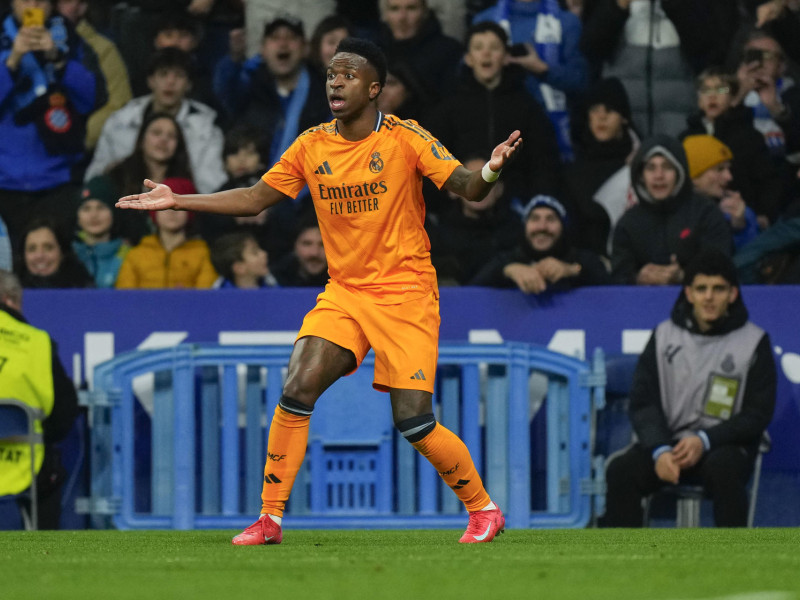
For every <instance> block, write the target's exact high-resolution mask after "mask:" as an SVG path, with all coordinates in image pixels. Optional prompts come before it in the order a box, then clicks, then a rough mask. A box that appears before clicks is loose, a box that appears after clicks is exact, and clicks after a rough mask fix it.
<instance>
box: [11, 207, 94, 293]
mask: <svg viewBox="0 0 800 600" xmlns="http://www.w3.org/2000/svg"><path fill="white" fill-rule="evenodd" d="M20 254H21V258H20V259H19V260H18V264H17V269H16V271H17V276H18V277H19V279H20V281H21V282H22V287H25V288H90V287H94V280H93V279H92V276H91V275H89V273H88V272H87V271H86V268H85V267H84V266H83V263H81V261H80V260H78V257H77V256H75V253H74V252H73V251H72V247H71V246H70V244H69V241H68V240H67V238H66V236H65V234H64V233H62V231H61V230H60V229H59V227H58V226H57V225H56V222H55V221H53V220H52V219H51V218H48V217H37V218H34V219H33V220H32V221H31V222H30V223H28V226H27V227H25V229H24V231H23V233H22V252H21V253H20Z"/></svg>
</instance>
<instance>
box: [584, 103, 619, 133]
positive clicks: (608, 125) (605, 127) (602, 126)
mask: <svg viewBox="0 0 800 600" xmlns="http://www.w3.org/2000/svg"><path fill="white" fill-rule="evenodd" d="M589 130H590V131H591V132H592V135H593V136H594V138H595V139H596V140H597V141H598V142H609V141H611V140H614V139H618V138H620V137H622V135H623V133H624V131H625V119H624V117H623V116H622V115H621V114H619V113H618V112H617V111H615V110H611V109H609V108H608V107H607V106H606V105H605V104H595V105H594V106H592V107H591V108H590V109H589Z"/></svg>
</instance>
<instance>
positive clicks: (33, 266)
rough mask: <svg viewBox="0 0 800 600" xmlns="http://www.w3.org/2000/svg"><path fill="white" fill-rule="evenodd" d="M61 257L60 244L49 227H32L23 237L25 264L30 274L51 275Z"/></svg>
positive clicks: (59, 263)
mask: <svg viewBox="0 0 800 600" xmlns="http://www.w3.org/2000/svg"><path fill="white" fill-rule="evenodd" d="M62 259H63V255H62V254H61V246H59V245H58V240H56V235H55V233H53V231H52V230H51V229H50V228H49V227H40V228H39V229H34V230H33V231H31V232H30V233H28V235H27V236H26V237H25V266H26V267H27V268H28V272H30V273H31V274H32V275H39V276H40V277H47V276H48V275H52V274H53V273H55V272H56V271H58V267H59V266H61V261H62Z"/></svg>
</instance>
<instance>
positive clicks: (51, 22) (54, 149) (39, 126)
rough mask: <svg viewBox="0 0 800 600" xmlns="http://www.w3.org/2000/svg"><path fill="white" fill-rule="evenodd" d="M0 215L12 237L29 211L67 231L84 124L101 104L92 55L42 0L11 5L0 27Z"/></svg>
mask: <svg viewBox="0 0 800 600" xmlns="http://www.w3.org/2000/svg"><path fill="white" fill-rule="evenodd" d="M0 98H2V100H3V101H2V103H0V139H1V140H3V142H2V143H3V146H4V147H5V148H13V149H14V151H13V152H12V151H8V150H6V151H4V152H2V153H1V154H0V217H2V218H3V220H5V222H6V224H7V225H8V228H9V231H10V233H11V236H12V239H14V240H15V241H19V236H20V235H21V231H22V228H23V227H24V226H25V224H26V223H27V222H28V221H29V220H30V218H31V217H32V216H33V215H35V214H48V215H51V216H53V217H54V218H55V219H57V221H58V227H59V229H61V230H63V231H64V232H65V233H67V232H69V233H71V232H72V224H73V223H74V220H75V214H76V210H75V208H76V207H75V199H76V198H77V196H78V184H77V180H78V179H79V177H76V172H80V171H81V170H82V166H83V160H84V154H85V141H84V140H85V136H86V119H87V117H88V116H89V115H90V114H91V113H92V112H94V111H95V110H96V109H97V108H98V107H100V106H102V105H103V104H104V103H105V101H106V92H105V86H104V80H103V76H102V75H101V74H100V71H99V67H98V64H97V57H96V55H95V53H94V52H93V51H92V50H91V49H90V48H89V47H88V46H86V45H85V44H84V43H83V42H82V41H81V38H80V37H79V36H78V35H77V34H76V33H75V30H74V29H73V28H72V25H71V24H70V23H69V22H68V21H67V20H65V19H64V18H63V17H61V16H60V15H58V14H55V13H54V11H53V5H52V2H50V1H49V0H12V2H11V11H10V12H9V13H8V14H7V15H6V16H5V17H4V18H3V19H2V26H1V27H0Z"/></svg>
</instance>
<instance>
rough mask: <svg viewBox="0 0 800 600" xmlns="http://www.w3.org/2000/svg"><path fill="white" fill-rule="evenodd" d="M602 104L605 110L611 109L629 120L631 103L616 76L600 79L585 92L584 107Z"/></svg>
mask: <svg viewBox="0 0 800 600" xmlns="http://www.w3.org/2000/svg"><path fill="white" fill-rule="evenodd" d="M598 104H602V105H603V106H605V107H606V109H607V110H613V111H615V112H618V113H619V114H621V115H622V117H623V118H624V119H625V120H626V121H628V122H629V123H630V122H631V104H630V101H629V100H628V94H627V92H626V91H625V86H623V85H622V82H621V81H620V80H619V79H617V78H616V77H608V78H606V79H601V80H600V81H598V82H597V83H595V84H594V85H593V86H592V87H591V88H589V90H588V91H587V92H586V108H587V109H589V108H591V107H592V106H597V105H598Z"/></svg>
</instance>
